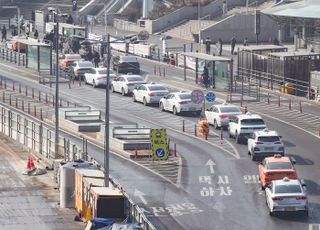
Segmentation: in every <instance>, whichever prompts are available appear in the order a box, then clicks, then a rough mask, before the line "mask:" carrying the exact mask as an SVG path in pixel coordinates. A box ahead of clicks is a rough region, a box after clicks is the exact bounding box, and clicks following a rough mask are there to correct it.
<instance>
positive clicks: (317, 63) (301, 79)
mask: <svg viewBox="0 0 320 230" xmlns="http://www.w3.org/2000/svg"><path fill="white" fill-rule="evenodd" d="M316 70H320V53H314V52H309V51H305V50H304V51H291V52H279V53H270V54H269V55H268V70H267V72H268V73H269V74H270V76H272V77H273V81H272V82H275V83H278V84H279V85H281V86H283V87H287V88H288V89H286V90H287V91H288V92H285V93H290V94H295V95H297V96H307V95H310V75H311V72H312V71H316Z"/></svg>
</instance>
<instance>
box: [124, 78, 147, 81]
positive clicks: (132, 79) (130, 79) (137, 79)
mask: <svg viewBox="0 0 320 230" xmlns="http://www.w3.org/2000/svg"><path fill="white" fill-rule="evenodd" d="M127 79H128V81H143V79H142V78H141V77H128V78H127Z"/></svg>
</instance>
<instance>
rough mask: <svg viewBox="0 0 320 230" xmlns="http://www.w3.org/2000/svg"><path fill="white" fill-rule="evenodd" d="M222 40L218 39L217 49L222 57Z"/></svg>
mask: <svg viewBox="0 0 320 230" xmlns="http://www.w3.org/2000/svg"><path fill="white" fill-rule="evenodd" d="M222 45H223V44H222V39H221V38H219V39H218V42H217V44H216V48H217V53H218V54H219V56H221V55H222Z"/></svg>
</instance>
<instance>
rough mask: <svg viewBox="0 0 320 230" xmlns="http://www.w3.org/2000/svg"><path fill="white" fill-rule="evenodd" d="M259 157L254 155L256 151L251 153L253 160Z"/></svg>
mask: <svg viewBox="0 0 320 230" xmlns="http://www.w3.org/2000/svg"><path fill="white" fill-rule="evenodd" d="M256 159H257V157H256V156H255V155H254V153H251V160H252V161H256Z"/></svg>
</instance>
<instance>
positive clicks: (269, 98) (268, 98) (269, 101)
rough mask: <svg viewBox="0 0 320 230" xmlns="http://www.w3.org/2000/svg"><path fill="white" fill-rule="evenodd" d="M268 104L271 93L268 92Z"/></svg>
mask: <svg viewBox="0 0 320 230" xmlns="http://www.w3.org/2000/svg"><path fill="white" fill-rule="evenodd" d="M268 104H270V94H269V93H268Z"/></svg>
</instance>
